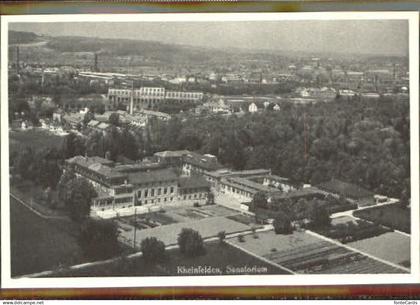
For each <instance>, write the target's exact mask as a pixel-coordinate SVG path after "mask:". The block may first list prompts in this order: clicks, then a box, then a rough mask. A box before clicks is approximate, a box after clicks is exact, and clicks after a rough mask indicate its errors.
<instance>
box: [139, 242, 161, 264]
mask: <svg viewBox="0 0 420 305" xmlns="http://www.w3.org/2000/svg"><path fill="white" fill-rule="evenodd" d="M140 248H141V252H142V253H143V258H144V260H145V261H146V262H148V263H156V262H160V261H162V260H163V259H164V258H165V244H164V243H163V242H162V241H160V240H158V239H157V238H156V237H147V238H145V239H143V240H142V241H141V246H140Z"/></svg>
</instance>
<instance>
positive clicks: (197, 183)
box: [178, 176, 210, 189]
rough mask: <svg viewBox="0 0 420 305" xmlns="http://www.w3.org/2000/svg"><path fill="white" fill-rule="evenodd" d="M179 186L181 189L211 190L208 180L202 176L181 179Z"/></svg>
mask: <svg viewBox="0 0 420 305" xmlns="http://www.w3.org/2000/svg"><path fill="white" fill-rule="evenodd" d="M178 186H179V187H180V188H189V189H194V188H195V189H197V188H210V183H209V182H208V181H207V180H206V179H204V178H203V177H200V176H194V177H180V178H179V179H178Z"/></svg>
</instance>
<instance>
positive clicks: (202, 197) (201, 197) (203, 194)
mask: <svg viewBox="0 0 420 305" xmlns="http://www.w3.org/2000/svg"><path fill="white" fill-rule="evenodd" d="M204 198H206V194H205V193H201V194H197V193H196V194H193V195H192V194H191V195H184V196H182V199H184V200H187V199H204Z"/></svg>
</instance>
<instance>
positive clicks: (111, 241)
mask: <svg viewBox="0 0 420 305" xmlns="http://www.w3.org/2000/svg"><path fill="white" fill-rule="evenodd" d="M78 241H79V244H80V247H81V248H82V250H83V252H84V254H85V255H86V256H87V257H88V258H90V259H106V258H109V257H113V256H115V255H116V254H118V253H119V252H120V247H119V244H118V228H117V225H116V224H115V223H114V222H113V221H111V220H104V219H101V220H96V219H88V220H86V221H85V222H83V223H82V225H81V228H80V234H79V238H78Z"/></svg>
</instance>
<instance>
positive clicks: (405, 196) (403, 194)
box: [400, 188, 410, 209]
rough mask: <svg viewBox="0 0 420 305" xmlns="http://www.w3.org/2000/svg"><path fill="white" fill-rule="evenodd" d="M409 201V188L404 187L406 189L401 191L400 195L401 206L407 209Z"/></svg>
mask: <svg viewBox="0 0 420 305" xmlns="http://www.w3.org/2000/svg"><path fill="white" fill-rule="evenodd" d="M409 203H410V197H409V195H408V191H407V188H404V190H403V191H402V192H401V195H400V206H401V207H402V208H404V209H405V208H407V207H408V206H409Z"/></svg>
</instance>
